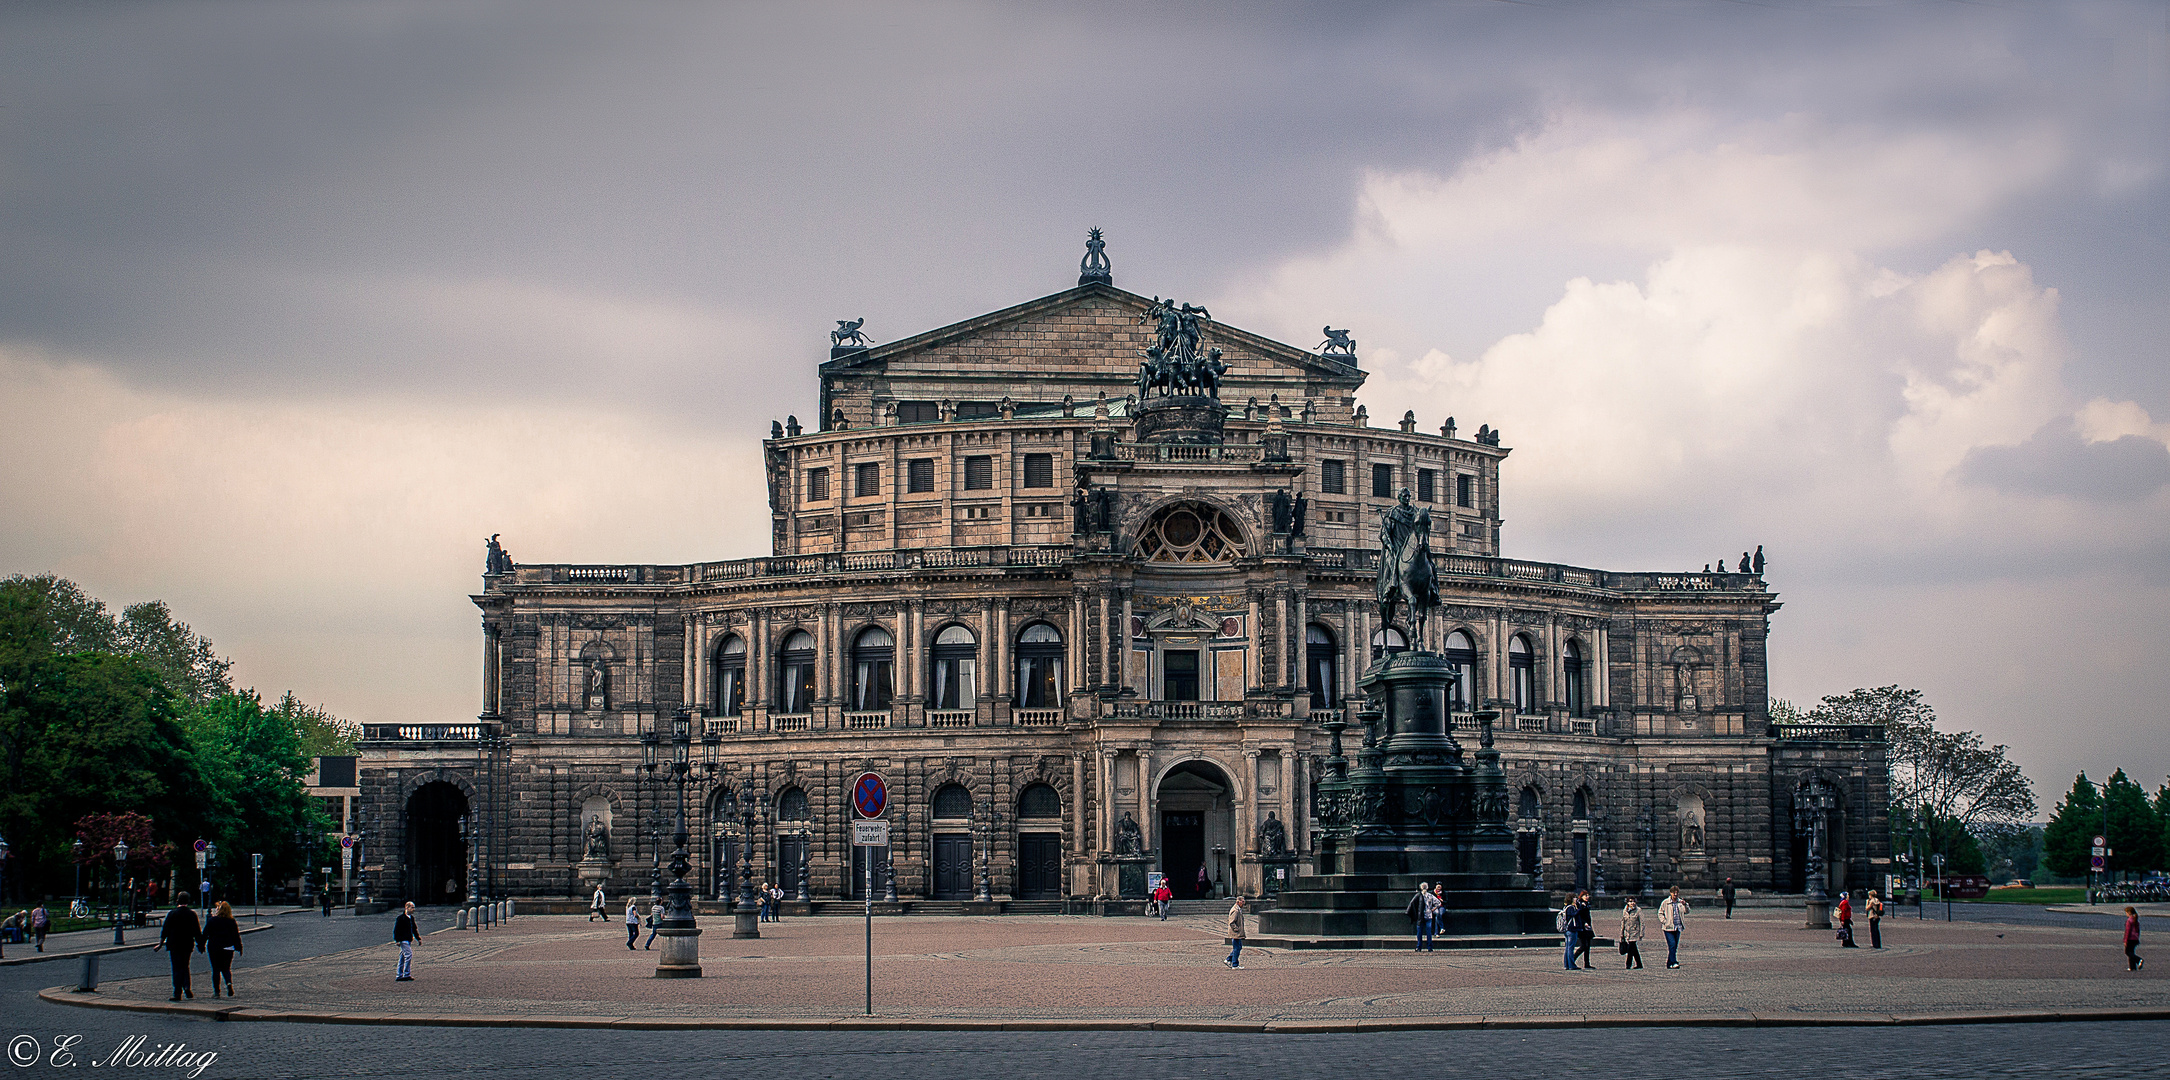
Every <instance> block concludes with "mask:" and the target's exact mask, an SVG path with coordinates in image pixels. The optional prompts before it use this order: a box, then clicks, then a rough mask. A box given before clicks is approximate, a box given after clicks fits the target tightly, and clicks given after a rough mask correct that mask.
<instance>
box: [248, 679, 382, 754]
mask: <svg viewBox="0 0 2170 1080" xmlns="http://www.w3.org/2000/svg"><path fill="white" fill-rule="evenodd" d="M270 711H271V712H273V713H275V714H277V715H278V716H279V717H280V719H281V720H282V721H284V722H285V723H286V724H287V725H288V726H290V727H292V728H293V729H294V732H295V734H296V735H297V736H298V737H299V738H300V739H301V754H302V756H303V757H312V758H316V757H352V756H353V755H354V753H355V750H354V742H355V740H357V739H359V738H361V737H362V725H360V724H357V723H355V722H354V721H352V720H343V719H341V718H339V717H337V716H333V715H332V714H331V712H330V711H329V710H326V709H325V708H324V707H323V706H320V705H305V704H303V703H302V701H301V699H300V698H298V697H295V696H294V692H293V691H292V690H289V691H287V692H286V696H284V697H282V698H280V699H279V701H278V703H277V704H276V705H273V706H272V707H271V709H270Z"/></svg>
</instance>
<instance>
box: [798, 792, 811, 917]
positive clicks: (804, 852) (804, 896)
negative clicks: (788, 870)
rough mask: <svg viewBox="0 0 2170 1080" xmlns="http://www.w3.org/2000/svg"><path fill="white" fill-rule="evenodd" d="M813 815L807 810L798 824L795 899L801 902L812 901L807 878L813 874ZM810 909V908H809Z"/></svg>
mask: <svg viewBox="0 0 2170 1080" xmlns="http://www.w3.org/2000/svg"><path fill="white" fill-rule="evenodd" d="M813 850H814V815H813V813H812V812H811V811H809V812H808V813H807V815H806V820H805V821H803V822H801V823H800V824H799V893H798V896H797V897H796V899H797V900H798V902H799V903H802V904H811V903H813V902H814V894H813V893H812V892H811V891H809V890H810V889H811V888H812V887H811V886H810V885H808V884H807V879H808V878H809V877H811V876H812V875H813V869H814V866H813V854H812V852H813ZM809 910H811V909H809Z"/></svg>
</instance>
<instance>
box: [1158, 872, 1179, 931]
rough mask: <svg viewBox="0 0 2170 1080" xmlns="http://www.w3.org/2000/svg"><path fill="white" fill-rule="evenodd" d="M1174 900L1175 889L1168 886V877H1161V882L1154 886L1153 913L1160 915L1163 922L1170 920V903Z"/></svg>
mask: <svg viewBox="0 0 2170 1080" xmlns="http://www.w3.org/2000/svg"><path fill="white" fill-rule="evenodd" d="M1174 901H1175V890H1174V889H1171V888H1169V887H1168V879H1167V878H1162V879H1160V884H1158V885H1155V886H1153V913H1154V914H1157V915H1159V916H1160V921H1161V922H1167V921H1168V905H1169V904H1171V903H1173V902H1174Z"/></svg>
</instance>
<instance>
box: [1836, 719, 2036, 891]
mask: <svg viewBox="0 0 2170 1080" xmlns="http://www.w3.org/2000/svg"><path fill="white" fill-rule="evenodd" d="M1806 722H1808V723H1812V724H1850V725H1874V726H1877V727H1881V728H1883V729H1884V739H1885V753H1886V758H1887V761H1888V766H1887V767H1888V768H1889V770H1890V781H1891V806H1892V822H1893V843H1894V846H1895V847H1903V846H1905V842H1904V840H1903V839H1901V837H1902V836H1903V835H1904V833H1903V832H1902V831H1901V829H1902V826H1901V824H1900V823H1901V821H1902V820H1903V821H1905V822H1906V823H1907V824H1906V825H1905V826H1904V828H1905V829H1908V830H1912V831H1914V833H1915V841H1916V845H1917V848H1918V849H1919V850H1924V851H1927V852H1931V853H1934V852H1938V851H1942V852H1944V853H1945V854H1946V856H1947V857H1948V860H1949V861H1947V863H1946V866H1947V868H1948V869H1953V870H1954V872H1957V871H1956V867H1957V865H1958V864H1957V861H1956V860H1957V859H1958V857H1959V853H1960V850H1961V849H1962V848H1965V849H1970V850H1971V853H1970V854H1969V855H1968V856H1967V857H1968V859H1969V861H1974V860H1978V859H1980V858H1981V855H1982V853H1981V850H1980V846H1979V843H1978V841H1977V840H1976V839H1975V838H1976V836H1977V835H1980V834H1983V833H1987V832H1990V831H1993V830H1998V829H2008V828H2015V827H2017V826H2019V825H2021V824H2024V823H2025V822H2026V820H2027V819H2028V818H2030V817H2032V816H2033V815H2034V811H2035V801H2034V785H2032V784H2030V783H2029V782H2028V781H2027V775H2026V774H2025V773H2024V772H2021V771H2020V768H2019V765H2018V763H2017V762H2014V761H2013V760H2012V759H2011V754H2010V750H2009V748H2008V747H2006V746H2004V745H2003V744H2001V743H2000V744H1998V745H1995V746H1990V745H1987V744H1985V743H1984V742H1983V740H1982V737H1981V736H1980V735H1977V734H1975V733H1974V732H1971V731H1940V730H1938V728H1937V726H1936V710H1935V709H1934V708H1931V707H1930V705H1929V702H1928V701H1927V699H1925V698H1924V697H1923V696H1922V693H1921V691H1919V690H1911V689H1906V688H1904V687H1899V686H1879V687H1875V688H1864V689H1860V690H1854V691H1851V692H1849V693H1845V694H1835V695H1832V696H1829V697H1826V698H1824V699H1823V701H1822V702H1820V703H1818V704H1817V706H1816V707H1815V708H1814V709H1811V710H1809V712H1808V714H1807V717H1806ZM1967 872H1968V873H1982V872H1983V871H1982V870H1981V869H1975V870H1971V871H1967Z"/></svg>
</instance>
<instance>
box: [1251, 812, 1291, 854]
mask: <svg viewBox="0 0 2170 1080" xmlns="http://www.w3.org/2000/svg"><path fill="white" fill-rule="evenodd" d="M1287 850H1288V827H1287V826H1286V825H1283V824H1281V819H1280V818H1278V817H1275V816H1274V812H1273V811H1271V810H1268V811H1266V820H1265V821H1264V822H1263V823H1261V824H1260V825H1259V826H1258V853H1259V854H1261V855H1280V854H1282V853H1284V852H1286V851H1287Z"/></svg>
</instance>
